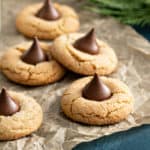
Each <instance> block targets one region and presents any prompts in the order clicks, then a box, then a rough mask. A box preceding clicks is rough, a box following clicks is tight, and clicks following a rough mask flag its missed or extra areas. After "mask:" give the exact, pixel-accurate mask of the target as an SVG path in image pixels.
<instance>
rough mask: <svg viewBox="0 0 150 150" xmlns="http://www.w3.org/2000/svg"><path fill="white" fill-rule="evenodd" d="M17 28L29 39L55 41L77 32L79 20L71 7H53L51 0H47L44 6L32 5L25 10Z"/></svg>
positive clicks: (18, 17) (21, 14)
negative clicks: (66, 34) (62, 36)
mask: <svg viewBox="0 0 150 150" xmlns="http://www.w3.org/2000/svg"><path fill="white" fill-rule="evenodd" d="M16 27H17V29H18V30H19V31H20V32H21V33H23V34H24V35H25V36H28V37H34V36H37V37H38V38H40V39H54V38H56V37H57V36H60V35H62V34H64V33H70V32H75V31H77V30H78V29H79V19H78V15H77V14H76V12H75V11H74V10H73V9H72V8H70V7H69V6H66V5H60V4H58V3H55V4H54V5H53V4H52V2H51V0H45V3H44V4H41V3H39V4H32V5H30V6H28V7H26V8H24V9H23V10H22V11H21V12H20V13H19V14H18V16H17V19H16Z"/></svg>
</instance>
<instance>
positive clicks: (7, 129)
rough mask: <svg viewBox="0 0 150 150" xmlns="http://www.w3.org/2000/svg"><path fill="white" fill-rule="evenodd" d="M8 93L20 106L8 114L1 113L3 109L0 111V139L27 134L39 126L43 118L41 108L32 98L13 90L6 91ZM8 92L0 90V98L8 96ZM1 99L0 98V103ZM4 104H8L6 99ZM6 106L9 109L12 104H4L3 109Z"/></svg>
mask: <svg viewBox="0 0 150 150" xmlns="http://www.w3.org/2000/svg"><path fill="white" fill-rule="evenodd" d="M8 94H9V96H10V97H11V98H12V99H13V100H14V102H15V103H17V104H19V107H20V108H19V110H17V112H15V113H14V112H13V114H12V115H9V116H8V115H2V113H4V110H3V112H2V111H0V113H1V114H0V140H14V139H18V138H21V137H24V136H26V135H29V134H31V133H32V132H34V131H36V130H37V129H38V128H39V127H40V125H41V123H42V119H43V113H42V109H41V107H40V105H39V104H38V103H37V102H36V101H35V100H34V99H33V98H31V97H28V96H25V95H23V94H22V93H17V92H13V91H8ZM8 94H7V93H6V92H5V91H4V90H2V92H1V96H0V98H5V97H8ZM10 97H9V99H10ZM3 101H4V99H1V101H0V105H2V102H3ZM5 104H6V105H8V100H7V103H5ZM3 105H4V103H3ZM8 107H9V111H10V110H11V109H12V108H10V107H13V108H14V104H12V102H11V106H10V105H9V106H5V109H6V108H7V109H8ZM7 111H8V110H7ZM11 111H12V110H11ZM5 114H6V111H5Z"/></svg>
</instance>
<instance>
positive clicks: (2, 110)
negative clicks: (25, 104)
mask: <svg viewBox="0 0 150 150" xmlns="http://www.w3.org/2000/svg"><path fill="white" fill-rule="evenodd" d="M19 109H20V108H19V105H18V104H17V103H16V102H15V101H14V100H13V99H12V98H11V97H10V96H9V95H8V93H7V92H6V90H5V89H4V88H3V89H2V91H1V93H0V115H4V116H8V115H13V114H14V113H16V112H18V111H19Z"/></svg>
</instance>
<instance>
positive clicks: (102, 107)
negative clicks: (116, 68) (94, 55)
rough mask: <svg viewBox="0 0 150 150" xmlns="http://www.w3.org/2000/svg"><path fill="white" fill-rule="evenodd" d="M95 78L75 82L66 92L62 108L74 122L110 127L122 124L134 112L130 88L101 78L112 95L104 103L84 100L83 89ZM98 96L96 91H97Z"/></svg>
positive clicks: (116, 81) (115, 81)
mask: <svg viewBox="0 0 150 150" xmlns="http://www.w3.org/2000/svg"><path fill="white" fill-rule="evenodd" d="M92 78H93V77H85V78H82V79H79V80H77V81H75V82H73V83H72V84H71V85H70V86H69V87H68V88H67V89H66V91H65V92H64V95H63V97H62V100H61V107H62V110H63V112H64V113H65V115H66V116H67V117H69V118H71V119H72V120H74V121H77V122H81V123H84V124H89V125H108V124H114V123H117V122H120V121H121V120H123V119H125V118H126V117H128V115H129V114H130V113H131V112H132V110H133V97H132V95H131V94H130V91H129V89H128V87H127V86H126V85H125V84H124V83H122V82H121V81H119V80H117V79H112V78H107V77H101V80H102V81H103V83H105V84H106V85H107V86H108V87H109V88H110V90H111V92H112V95H111V96H110V97H109V98H108V99H106V100H103V101H96V100H91V99H87V98H84V96H83V93H82V92H83V89H84V87H85V86H86V85H87V84H88V83H89V82H90V81H91V80H92ZM95 94H96V91H95Z"/></svg>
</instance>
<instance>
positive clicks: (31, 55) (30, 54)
mask: <svg viewBox="0 0 150 150" xmlns="http://www.w3.org/2000/svg"><path fill="white" fill-rule="evenodd" d="M22 60H23V61H24V62H26V63H28V64H32V65H36V64H38V63H40V62H43V61H46V60H47V57H46V55H45V54H44V52H43V50H42V49H41V48H40V45H39V41H38V38H37V37H34V39H33V44H32V45H31V47H30V48H29V50H27V51H25V52H24V53H23V55H22Z"/></svg>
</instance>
